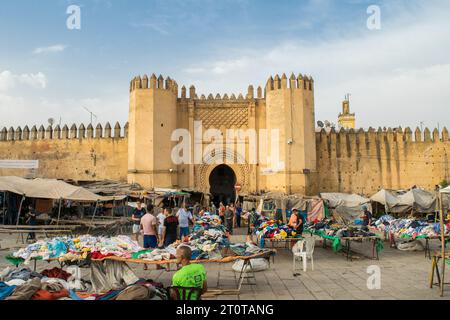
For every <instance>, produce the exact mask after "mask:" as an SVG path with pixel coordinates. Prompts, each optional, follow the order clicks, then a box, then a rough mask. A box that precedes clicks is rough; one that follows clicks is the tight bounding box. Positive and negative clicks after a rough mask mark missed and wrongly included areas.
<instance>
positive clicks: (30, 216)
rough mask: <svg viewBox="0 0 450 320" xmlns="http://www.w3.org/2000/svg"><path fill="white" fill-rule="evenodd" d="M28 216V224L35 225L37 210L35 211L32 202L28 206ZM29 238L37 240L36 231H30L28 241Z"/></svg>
mask: <svg viewBox="0 0 450 320" xmlns="http://www.w3.org/2000/svg"><path fill="white" fill-rule="evenodd" d="M26 217H27V224H28V225H30V226H35V225H36V224H37V221H36V211H34V208H33V206H32V205H31V204H30V205H29V206H28V211H27V214H26ZM28 240H32V241H34V240H36V233H34V232H30V233H28V236H27V241H28Z"/></svg>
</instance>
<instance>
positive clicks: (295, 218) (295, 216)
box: [288, 209, 303, 236]
mask: <svg viewBox="0 0 450 320" xmlns="http://www.w3.org/2000/svg"><path fill="white" fill-rule="evenodd" d="M288 226H289V227H291V228H292V229H295V232H297V234H298V235H300V236H301V235H302V234H303V218H302V217H301V216H300V214H299V213H298V210H297V209H293V210H292V215H291V217H290V219H289V223H288Z"/></svg>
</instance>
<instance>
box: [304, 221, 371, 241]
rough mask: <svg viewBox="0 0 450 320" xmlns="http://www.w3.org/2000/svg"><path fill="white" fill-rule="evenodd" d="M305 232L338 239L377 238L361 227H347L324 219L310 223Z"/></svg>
mask: <svg viewBox="0 0 450 320" xmlns="http://www.w3.org/2000/svg"><path fill="white" fill-rule="evenodd" d="M305 230H307V231H309V232H310V233H313V234H320V235H326V236H331V237H338V238H346V237H349V238H351V237H371V236H375V234H374V233H372V232H370V231H368V230H366V229H364V228H361V226H356V225H355V226H345V225H342V224H339V223H336V222H334V221H333V220H331V219H324V220H322V221H319V222H317V223H311V222H309V223H307V224H306V225H305Z"/></svg>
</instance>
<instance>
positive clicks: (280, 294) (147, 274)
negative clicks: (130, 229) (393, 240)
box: [0, 230, 450, 300]
mask: <svg viewBox="0 0 450 320" xmlns="http://www.w3.org/2000/svg"><path fill="white" fill-rule="evenodd" d="M239 233H241V234H243V230H239ZM0 238H1V239H4V241H2V242H1V245H2V248H5V247H6V246H12V245H15V240H14V239H13V238H12V237H9V238H8V236H6V235H0ZM243 240H244V236H243V235H236V236H233V239H232V241H233V242H238V241H243ZM353 249H354V251H356V252H361V253H365V254H369V253H370V252H371V251H370V250H371V248H370V246H369V244H356V245H354V246H353ZM433 249H434V250H437V249H438V243H437V242H434V243H432V250H433ZM9 251H10V250H5V249H0V268H1V269H3V268H4V267H6V266H7V265H8V264H7V262H6V261H5V259H4V256H5V255H6V254H7V253H8V252H9ZM314 264H315V270H314V271H312V270H311V269H310V265H308V271H307V272H303V271H302V270H300V271H297V272H298V273H300V275H299V276H297V277H294V275H293V272H292V255H291V253H290V252H289V251H287V250H286V249H279V250H278V253H277V256H276V257H275V263H274V264H271V267H270V269H269V270H266V271H263V272H257V273H256V280H257V285H256V286H245V285H244V286H243V287H242V289H241V292H240V294H239V295H222V296H218V297H215V298H214V299H223V300H225V299H231V300H238V299H243V300H249V299H262V300H273V299H282V300H293V299H295V300H322V299H323V300H325V299H328V300H330V299H336V300H340V299H377V300H378V299H389V300H395V299H414V300H429V299H431V300H435V299H437V300H439V299H447V300H448V299H450V286H448V287H447V288H446V294H445V295H444V298H440V297H439V293H438V288H437V287H434V288H433V289H430V288H428V274H429V270H430V267H431V262H430V260H429V259H426V258H425V257H424V253H423V252H402V251H399V250H396V249H391V248H389V247H388V244H387V243H385V249H384V251H383V252H382V253H381V255H380V260H379V261H377V260H371V259H367V258H363V257H361V259H359V260H354V261H353V262H350V261H347V260H346V258H345V256H343V255H342V254H341V253H333V252H332V250H331V248H327V249H324V248H322V246H321V241H320V240H318V241H317V242H316V249H315V253H314ZM55 265H57V264H56V263H55ZM371 265H375V266H379V267H380V270H381V288H380V289H375V290H369V289H368V288H367V279H368V277H369V276H370V274H368V273H367V268H368V267H369V266H371ZM205 266H206V269H207V273H208V286H209V287H210V288H212V289H213V288H220V289H236V288H237V277H238V275H237V274H236V273H235V272H234V271H232V269H231V266H232V264H206V265H205ZM48 267H52V265H49V264H48V263H46V262H40V263H38V270H42V269H45V268H48ZM133 269H134V270H135V272H136V275H137V276H139V277H144V278H147V279H153V280H156V281H159V282H162V283H164V284H165V285H169V284H170V279H171V277H172V275H173V272H166V271H157V270H155V267H154V266H149V270H148V271H144V270H142V266H137V265H136V266H133ZM449 271H450V268H449Z"/></svg>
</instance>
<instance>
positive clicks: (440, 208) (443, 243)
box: [438, 192, 445, 297]
mask: <svg viewBox="0 0 450 320" xmlns="http://www.w3.org/2000/svg"><path fill="white" fill-rule="evenodd" d="M438 199H439V211H440V213H441V214H440V220H441V254H442V270H441V283H440V286H441V297H443V296H444V283H445V281H444V275H445V225H444V221H445V219H444V206H443V203H442V193H441V192H439V198H438Z"/></svg>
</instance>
